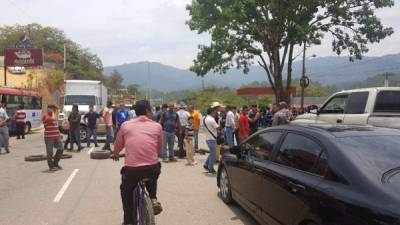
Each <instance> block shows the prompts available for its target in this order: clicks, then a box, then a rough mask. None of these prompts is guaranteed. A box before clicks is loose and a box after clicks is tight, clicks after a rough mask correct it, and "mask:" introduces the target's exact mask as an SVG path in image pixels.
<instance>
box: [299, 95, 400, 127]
mask: <svg viewBox="0 0 400 225" xmlns="http://www.w3.org/2000/svg"><path fill="white" fill-rule="evenodd" d="M301 123H331V124H332V123H340V124H356V125H372V126H379V127H390V128H400V87H377V88H366V89H355V90H346V91H341V92H337V93H335V94H333V95H332V96H331V97H329V98H328V100H327V101H326V102H325V103H324V104H323V105H322V107H321V108H320V110H318V111H317V110H315V111H313V112H311V113H306V114H304V115H301V116H298V117H297V118H296V120H294V121H292V124H301Z"/></svg>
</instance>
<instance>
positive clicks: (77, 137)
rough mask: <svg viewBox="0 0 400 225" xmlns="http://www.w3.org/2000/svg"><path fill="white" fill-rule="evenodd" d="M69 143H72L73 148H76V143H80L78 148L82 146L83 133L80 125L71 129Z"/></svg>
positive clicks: (71, 147)
mask: <svg viewBox="0 0 400 225" xmlns="http://www.w3.org/2000/svg"><path fill="white" fill-rule="evenodd" d="M69 143H70V144H71V145H70V149H71V150H72V149H73V148H74V143H76V145H78V149H80V148H81V133H80V131H79V127H78V128H74V129H69Z"/></svg>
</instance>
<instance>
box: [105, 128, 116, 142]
mask: <svg viewBox="0 0 400 225" xmlns="http://www.w3.org/2000/svg"><path fill="white" fill-rule="evenodd" d="M113 140H114V131H113V127H112V126H106V145H110V144H111V143H112V142H113Z"/></svg>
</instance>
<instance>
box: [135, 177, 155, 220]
mask: <svg viewBox="0 0 400 225" xmlns="http://www.w3.org/2000/svg"><path fill="white" fill-rule="evenodd" d="M149 180H150V179H148V178H145V179H142V180H140V181H139V182H138V184H137V185H136V188H135V191H134V193H133V200H134V201H133V203H134V207H133V210H134V211H133V212H132V213H133V218H134V219H135V221H134V222H135V223H134V224H138V225H155V224H156V222H155V216H154V209H153V203H152V201H151V199H150V196H149V193H148V192H147V190H146V182H148V181H149Z"/></svg>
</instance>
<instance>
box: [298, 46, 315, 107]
mask: <svg viewBox="0 0 400 225" xmlns="http://www.w3.org/2000/svg"><path fill="white" fill-rule="evenodd" d="M306 50H307V43H306V42H305V41H304V50H303V72H302V75H301V79H300V86H301V110H302V111H304V89H305V88H307V87H308V85H309V84H310V80H309V79H308V77H307V76H306ZM315 57H317V55H315V54H313V55H311V56H309V57H307V59H308V58H315Z"/></svg>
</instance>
